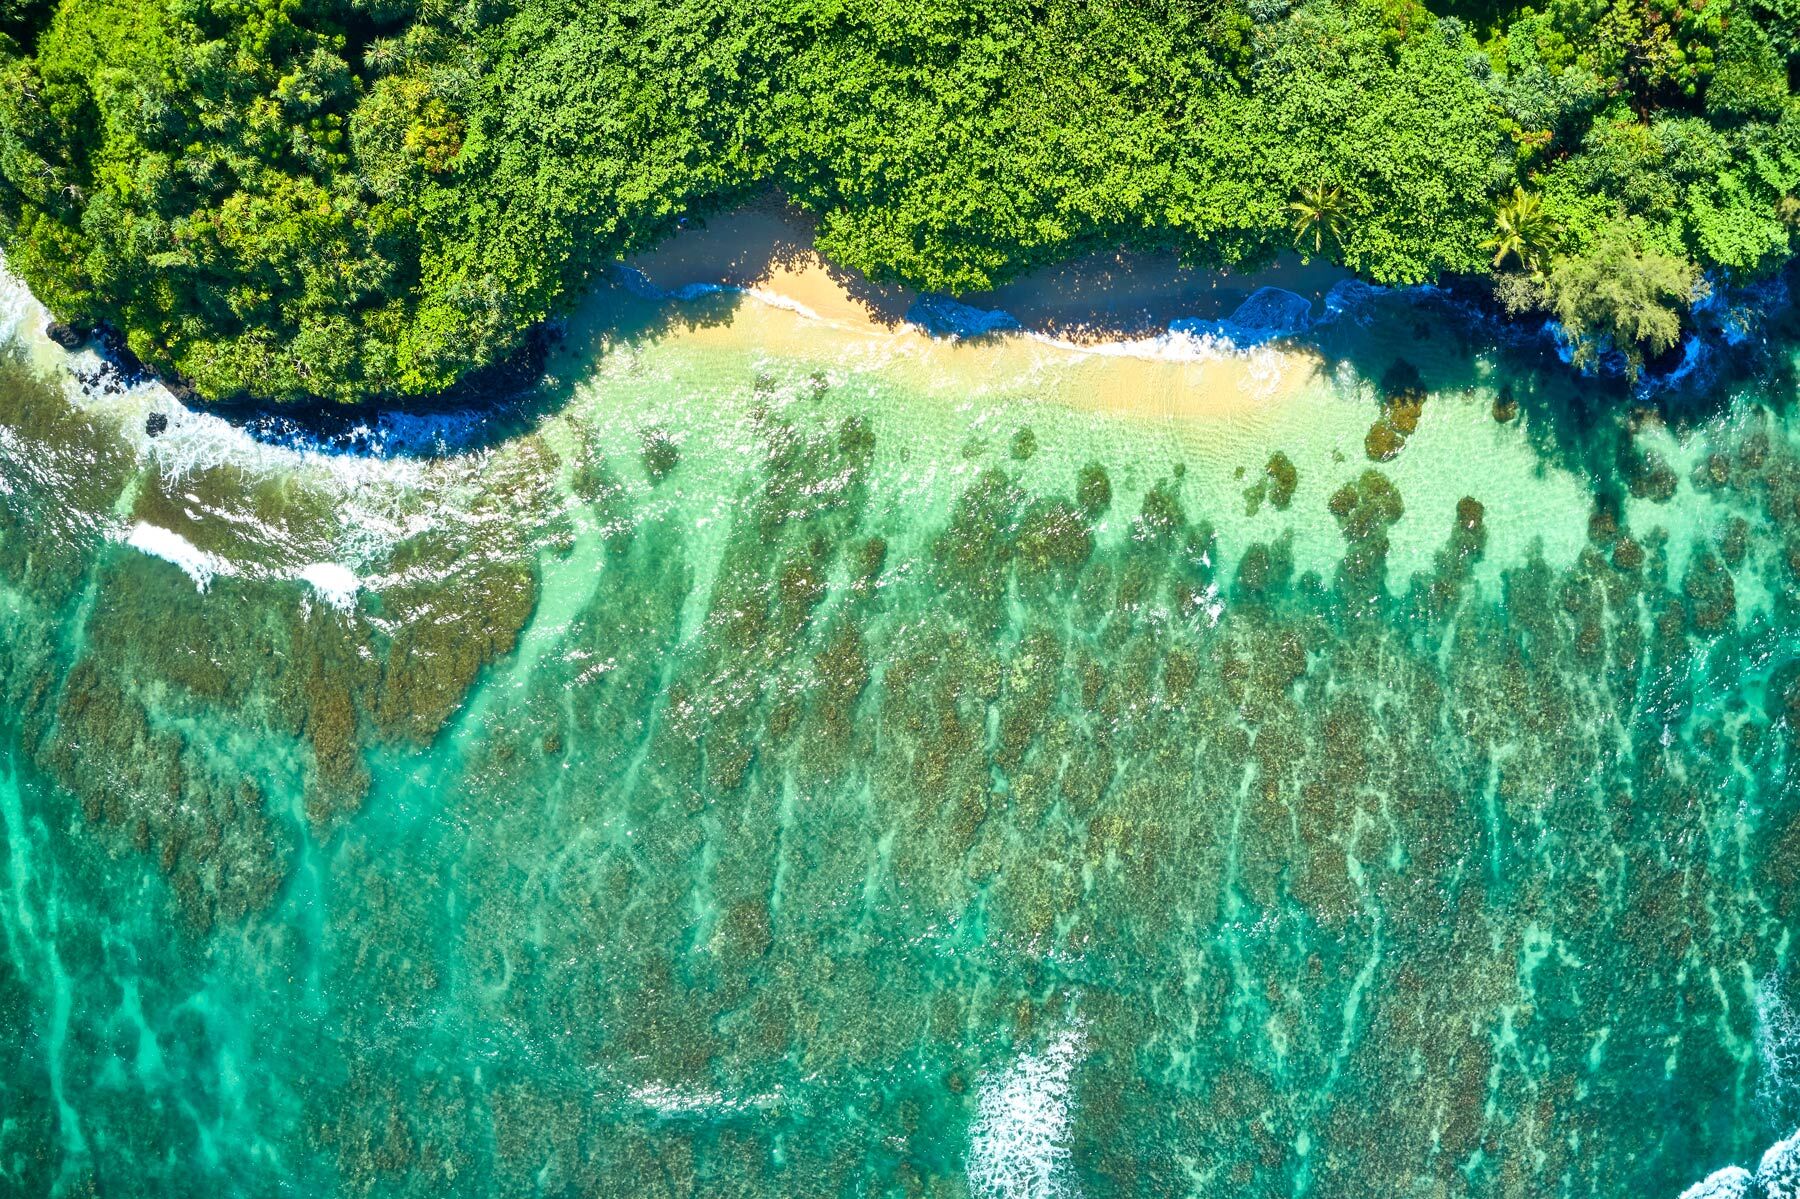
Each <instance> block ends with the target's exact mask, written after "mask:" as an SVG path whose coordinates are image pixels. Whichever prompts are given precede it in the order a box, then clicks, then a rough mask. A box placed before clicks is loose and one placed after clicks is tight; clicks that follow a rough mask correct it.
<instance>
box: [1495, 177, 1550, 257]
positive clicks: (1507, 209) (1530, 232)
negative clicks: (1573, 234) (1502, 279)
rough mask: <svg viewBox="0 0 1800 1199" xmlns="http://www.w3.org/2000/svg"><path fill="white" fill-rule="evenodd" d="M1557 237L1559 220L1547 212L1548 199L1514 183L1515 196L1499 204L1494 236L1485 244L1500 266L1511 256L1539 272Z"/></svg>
mask: <svg viewBox="0 0 1800 1199" xmlns="http://www.w3.org/2000/svg"><path fill="white" fill-rule="evenodd" d="M1555 236H1556V225H1555V222H1553V221H1552V220H1551V219H1550V218H1549V217H1548V216H1547V215H1545V213H1544V198H1543V197H1542V196H1539V195H1536V194H1534V193H1532V192H1528V191H1526V190H1525V189H1524V188H1522V187H1518V186H1514V188H1513V191H1512V195H1510V196H1508V197H1506V198H1505V199H1504V200H1501V201H1500V203H1499V205H1497V206H1496V207H1495V209H1494V236H1492V237H1490V238H1488V239H1487V241H1485V242H1483V243H1482V245H1483V246H1484V247H1485V248H1487V249H1490V250H1492V251H1493V252H1494V265H1495V266H1496V267H1498V266H1499V265H1500V264H1501V263H1503V262H1505V261H1506V259H1507V256H1508V255H1511V256H1512V257H1514V258H1517V259H1518V260H1519V265H1520V266H1522V267H1524V268H1525V269H1526V270H1528V271H1531V272H1533V273H1536V272H1537V270H1538V268H1539V266H1540V265H1541V263H1542V261H1543V256H1544V252H1545V251H1546V250H1548V249H1549V248H1550V242H1551V240H1552V239H1553V238H1554V237H1555Z"/></svg>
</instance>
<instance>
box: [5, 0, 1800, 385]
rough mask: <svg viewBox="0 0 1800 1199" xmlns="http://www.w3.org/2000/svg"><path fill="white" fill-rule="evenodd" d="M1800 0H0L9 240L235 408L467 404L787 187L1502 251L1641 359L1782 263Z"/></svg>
mask: <svg viewBox="0 0 1800 1199" xmlns="http://www.w3.org/2000/svg"><path fill="white" fill-rule="evenodd" d="M1797 17H1800V0H1686V3H1685V4H1683V3H1676V2H1675V0H1549V3H1548V4H1547V6H1546V7H1545V8H1544V9H1543V10H1542V11H1539V10H1537V9H1536V8H1532V7H1514V6H1510V5H1506V4H1496V3H1492V2H1491V0H1471V2H1467V3H1464V2H1447V3H1442V4H1439V5H1437V6H1436V8H1434V9H1430V10H1428V9H1427V8H1425V7H1422V6H1420V5H1419V4H1417V3H1416V2H1414V0H1301V2H1299V3H1296V4H1290V3H1289V2H1288V0H1035V2H1028V0H979V2H974V3H954V2H951V0H355V2H349V3H346V2H344V0H0V28H4V30H5V31H6V32H5V35H4V36H3V37H0V57H3V59H4V65H3V67H0V223H3V224H0V240H3V242H4V246H5V250H6V255H7V262H8V264H9V266H10V267H11V269H13V270H14V271H15V272H17V273H19V274H20V275H22V276H23V277H24V278H25V280H26V281H27V282H28V283H29V284H30V285H31V286H32V288H33V289H34V290H35V292H36V293H37V295H38V296H40V297H41V298H42V299H43V300H44V301H45V302H46V303H47V304H48V305H49V307H50V308H51V309H52V311H53V312H55V313H56V314H57V315H58V316H59V317H60V318H62V319H64V320H69V321H74V322H78V323H95V322H107V323H110V324H111V325H113V326H115V327H116V328H118V329H120V330H123V331H124V332H125V333H126V334H127V336H128V338H129V343H130V346H131V348H132V349H133V350H134V351H135V352H136V353H137V354H139V355H140V356H142V357H143V358H145V359H146V360H148V361H150V362H152V363H154V364H156V365H158V366H160V367H163V368H165V369H169V370H172V371H175V372H179V373H180V374H181V375H182V376H184V377H186V378H187V379H189V380H191V382H192V383H193V385H194V386H195V387H196V388H197V389H198V390H199V391H200V393H201V394H203V395H206V396H211V397H227V396H233V395H242V394H249V395H255V396H260V397H270V398H299V397H305V396H321V397H326V398H331V399H341V400H349V399H356V398H363V397H371V396H400V395H419V394H426V393H432V392H435V391H439V390H441V389H443V388H445V387H447V386H450V385H451V384H453V383H455V382H456V381H457V380H458V379H459V378H462V377H463V376H465V375H467V374H468V373H469V372H470V371H471V370H472V369H474V368H476V367H479V366H482V365H484V364H487V363H491V362H494V361H496V360H497V359H500V358H502V357H504V356H505V355H506V354H508V353H509V352H511V351H512V350H514V349H515V348H516V347H518V346H519V345H520V343H521V341H522V339H523V337H524V335H525V334H526V332H527V331H528V330H529V329H530V328H531V327H532V326H533V325H535V324H537V323H538V322H541V321H543V320H545V319H547V318H551V317H554V316H556V315H557V314H558V313H559V312H561V311H564V310H566V309H567V307H568V306H569V305H570V304H571V303H572V302H573V300H574V299H575V297H577V296H578V295H579V294H580V293H581V291H582V289H583V286H584V284H586V283H587V281H589V280H590V279H593V278H594V277H596V276H597V275H598V274H599V273H601V272H604V271H605V270H606V269H607V265H608V263H609V262H611V261H613V260H615V259H616V258H617V257H618V256H620V255H621V254H624V253H628V252H630V251H633V250H636V249H641V248H643V247H646V246H648V245H649V244H651V243H653V242H654V241H656V240H657V239H659V238H660V237H662V236H664V235H666V234H667V233H668V232H669V231H670V230H671V229H672V228H673V227H674V226H675V223H676V221H677V220H679V219H680V218H681V217H682V216H684V215H687V214H693V213H703V212H706V211H710V210H715V209H717V208H719V207H722V206H726V205H729V204H731V203H733V202H735V201H737V200H739V199H741V198H743V197H744V196H745V195H747V194H749V193H750V192H752V191H754V190H759V189H765V188H767V187H769V186H771V185H772V186H776V187H779V188H780V189H781V190H782V191H783V192H784V193H785V194H786V195H787V196H788V197H790V198H791V199H792V200H793V201H794V202H796V203H798V204H799V205H801V206H803V207H804V208H806V209H809V210H810V211H812V212H813V213H815V214H816V215H817V217H818V219H819V222H820V243H819V244H820V248H821V250H822V251H823V252H825V253H826V254H827V255H828V256H830V257H831V258H832V259H833V260H835V261H837V262H839V263H842V264H844V265H846V266H851V267H856V268H859V269H861V270H863V271H866V272H868V273H869V274H871V275H873V276H875V277H877V278H879V279H888V280H899V281H904V282H907V283H910V284H914V285H917V286H919V287H924V288H931V289H943V290H950V291H967V290H972V289H980V288H983V287H986V286H988V285H991V284H994V283H996V282H998V281H1000V280H1003V279H1005V278H1006V277H1008V276H1010V275H1013V274H1016V273H1017V272H1019V271H1021V270H1023V269H1025V268H1027V267H1029V266H1031V265H1034V264H1037V263H1041V262H1044V261H1046V260H1049V259H1054V258H1060V257H1065V256H1067V255H1069V254H1071V253H1075V252H1078V251H1080V250H1082V249H1085V248H1091V247H1094V246H1098V245H1114V244H1121V243H1122V244H1130V245H1143V246H1167V247H1172V248H1174V249H1176V250H1178V251H1179V252H1180V253H1182V254H1183V255H1184V256H1185V257H1187V258H1188V259H1190V260H1192V261H1195V262H1197V263H1200V264H1204V265H1215V266H1248V265H1254V264H1257V263H1259V262H1262V261H1264V260H1267V259H1268V258H1270V257H1272V256H1273V255H1274V254H1276V253H1278V252H1279V251H1281V250H1283V249H1285V248H1288V247H1292V246H1295V245H1298V246H1299V247H1300V248H1301V249H1302V250H1303V251H1304V252H1307V253H1311V254H1317V255H1322V256H1329V257H1331V258H1333V259H1335V260H1337V261H1341V262H1343V263H1345V264H1347V265H1349V266H1351V267H1353V268H1355V269H1356V270H1358V271H1360V272H1362V273H1364V274H1365V275H1367V276H1368V277H1370V278H1372V279H1374V280H1377V281H1381V282H1414V281H1421V280H1426V279H1430V278H1434V277H1439V276H1442V275H1445V274H1457V275H1481V274H1485V273H1492V274H1494V275H1495V276H1496V278H1497V282H1498V287H1499V291H1500V294H1501V295H1502V297H1503V298H1504V299H1505V300H1506V301H1507V303H1509V304H1510V305H1512V306H1514V307H1521V308H1523V307H1537V308H1542V309H1545V310H1548V311H1551V312H1553V313H1555V314H1556V315H1558V316H1559V317H1561V318H1563V319H1564V320H1565V322H1567V323H1568V324H1569V325H1570V326H1571V328H1573V329H1574V330H1575V331H1576V332H1577V333H1582V332H1584V331H1585V332H1587V333H1589V334H1591V335H1592V336H1594V337H1602V336H1605V335H1607V334H1612V335H1613V340H1614V341H1616V342H1617V343H1619V344H1620V345H1621V347H1623V348H1631V349H1633V353H1634V355H1635V353H1636V352H1637V351H1636V348H1635V347H1644V348H1648V349H1650V350H1655V349H1658V348H1661V347H1662V345H1664V344H1666V342H1667V340H1668V337H1669V336H1671V333H1670V327H1669V320H1670V319H1671V318H1670V314H1671V313H1678V311H1679V308H1680V307H1681V306H1682V305H1683V304H1684V303H1685V301H1686V300H1688V299H1691V298H1692V296H1693V295H1694V294H1695V292H1696V291H1697V289H1698V288H1700V287H1702V286H1704V285H1703V284H1702V283H1701V282H1700V280H1701V278H1702V275H1703V274H1704V275H1707V276H1710V277H1712V278H1715V279H1725V280H1731V281H1741V280H1745V279H1750V278H1754V277H1755V276H1757V275H1758V274H1761V273H1766V272H1768V271H1770V270H1772V269H1774V268H1775V267H1777V266H1778V265H1779V264H1781V263H1783V262H1784V261H1785V260H1786V259H1787V257H1788V256H1789V254H1790V253H1791V248H1792V247H1791V240H1792V238H1793V236H1794V230H1795V226H1796V223H1797V222H1800V198H1797V197H1800V101H1796V100H1795V99H1794V98H1793V97H1792V96H1791V95H1790V79H1791V78H1793V76H1794V70H1793V69H1794V65H1795V63H1796V62H1797V61H1800V57H1797V56H1800V22H1797V20H1796V18H1797ZM1621 275H1624V276H1628V277H1627V278H1625V279H1624V281H1623V284H1621ZM1658 314H1661V315H1660V316H1659V315H1658ZM1677 319H1678V318H1677Z"/></svg>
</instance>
